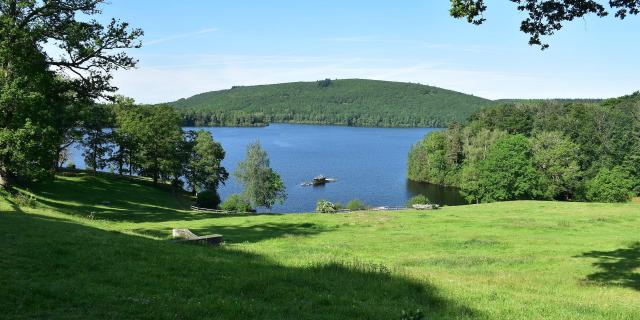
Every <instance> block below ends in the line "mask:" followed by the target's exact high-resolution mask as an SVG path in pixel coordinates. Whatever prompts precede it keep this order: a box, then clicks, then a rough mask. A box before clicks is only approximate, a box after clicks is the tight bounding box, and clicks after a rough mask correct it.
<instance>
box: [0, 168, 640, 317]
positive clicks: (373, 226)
mask: <svg viewBox="0 0 640 320" xmlns="http://www.w3.org/2000/svg"><path fill="white" fill-rule="evenodd" d="M31 192H32V193H33V195H34V196H35V197H36V198H37V203H36V204H35V205H32V206H28V205H26V202H25V201H16V200H15V198H14V199H12V198H7V197H0V238H1V239H2V240H1V241H0V255H1V256H2V257H5V258H4V259H1V260H0V287H1V288H2V290H0V310H3V314H2V316H3V318H5V319H34V318H48V319H59V318H64V319H91V318H101V319H104V318H110V319H176V318H178V319H196V318H203V319H204V318H211V317H215V318H216V319H401V314H402V312H403V310H404V311H415V310H418V309H419V310H421V311H422V312H423V313H424V315H425V319H472V318H473V319H530V318H540V319H634V318H637V315H638V314H640V305H639V304H638V303H637V301H638V300H639V299H640V291H639V290H640V274H639V273H638V269H637V268H638V266H640V264H639V260H638V259H639V258H640V243H638V237H637V230H638V229H639V228H640V216H639V214H638V213H639V212H640V205H637V204H596V203H568V202H534V201H520V202H504V203H494V204H487V205H472V206H459V207H446V208H444V209H442V210H439V211H434V212H416V211H402V212H363V213H353V214H339V215H326V214H294V215H262V216H221V215H215V214H204V213H194V212H190V211H187V210H185V205H184V202H183V200H184V199H183V198H181V197H180V196H176V195H171V194H169V193H168V192H167V191H164V190H161V189H156V188H154V187H152V186H151V185H150V184H149V183H146V182H145V181H141V180H134V181H130V180H126V179H120V178H116V177H113V176H110V175H108V174H104V175H99V176H97V177H92V176H79V177H58V178H57V179H56V181H54V182H51V183H47V184H46V185H43V186H39V187H33V188H32V189H31ZM20 203H23V205H20ZM172 228H190V229H192V230H193V231H194V232H196V233H198V234H209V233H220V234H223V235H224V237H225V239H226V242H227V243H226V245H224V246H223V247H220V248H212V247H204V246H196V245H186V244H180V243H176V242H173V241H170V240H169V236H170V233H171V229H172Z"/></svg>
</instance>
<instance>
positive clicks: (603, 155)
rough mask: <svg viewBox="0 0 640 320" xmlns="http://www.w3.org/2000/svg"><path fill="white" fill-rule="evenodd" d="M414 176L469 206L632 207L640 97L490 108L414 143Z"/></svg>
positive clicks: (639, 168)
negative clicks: (564, 203)
mask: <svg viewBox="0 0 640 320" xmlns="http://www.w3.org/2000/svg"><path fill="white" fill-rule="evenodd" d="M408 175H409V178H410V179H412V180H415V181H425V182H429V183H434V184H440V185H449V186H456V187H459V188H461V190H462V192H463V194H464V195H465V196H466V198H467V200H468V201H469V202H492V201H503V200H514V199H558V200H587V201H603V202H619V201H626V200H628V199H629V198H630V197H632V196H634V195H637V194H638V193H640V93H635V94H633V95H630V96H625V97H621V98H617V99H610V100H605V101H603V102H601V103H580V102H572V103H554V102H549V101H538V102H533V101H532V102H526V103H520V104H514V103H506V104H501V105H497V106H495V107H490V108H487V109H485V110H482V111H480V112H478V113H476V114H475V115H473V116H472V117H470V119H469V120H468V121H467V122H465V124H464V125H459V124H453V125H451V126H449V128H448V129H447V130H444V131H437V132H432V133H430V134H428V135H427V136H426V137H425V138H424V139H423V140H421V141H420V142H418V143H417V144H416V145H414V146H413V148H412V149H411V151H410V153H409V162H408Z"/></svg>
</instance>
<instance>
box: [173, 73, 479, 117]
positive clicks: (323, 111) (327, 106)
mask: <svg viewBox="0 0 640 320" xmlns="http://www.w3.org/2000/svg"><path fill="white" fill-rule="evenodd" d="M490 103H491V101H489V100H486V99H482V98H478V97H474V96H471V95H466V94H462V93H459V92H455V91H449V90H444V89H440V88H436V87H431V86H425V85H420V84H412V83H399V82H388V81H375V80H360V79H349V80H330V81H327V80H323V81H320V82H294V83H284V84H274V85H261V86H248V87H234V88H232V89H229V90H222V91H213V92H208V93H202V94H199V95H196V96H193V97H190V98H188V99H181V100H178V101H175V102H172V103H171V105H172V106H175V107H176V108H177V109H178V110H179V112H180V114H181V115H182V118H183V124H184V125H187V126H205V125H206V126H260V125H267V124H268V123H272V122H284V123H313V124H337V125H347V126H360V127H363V126H366V127H444V126H446V125H447V124H449V123H451V122H453V121H458V122H462V121H464V120H465V119H466V118H467V117H468V116H469V115H471V114H472V113H474V112H476V111H478V110H479V109H481V108H483V107H485V106H488V105H489V104H490Z"/></svg>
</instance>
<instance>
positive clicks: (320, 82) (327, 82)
mask: <svg viewBox="0 0 640 320" xmlns="http://www.w3.org/2000/svg"><path fill="white" fill-rule="evenodd" d="M317 83H318V87H321V88H326V87H328V86H330V85H331V83H332V82H331V79H324V80H318V82H317Z"/></svg>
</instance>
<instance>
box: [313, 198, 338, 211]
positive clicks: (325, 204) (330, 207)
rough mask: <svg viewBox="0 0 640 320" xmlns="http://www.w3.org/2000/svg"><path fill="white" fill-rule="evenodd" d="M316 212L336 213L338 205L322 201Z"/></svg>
mask: <svg viewBox="0 0 640 320" xmlns="http://www.w3.org/2000/svg"><path fill="white" fill-rule="evenodd" d="M316 212H317V213H335V212H336V205H335V204H333V203H331V202H329V201H327V200H320V201H318V203H317V204H316Z"/></svg>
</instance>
